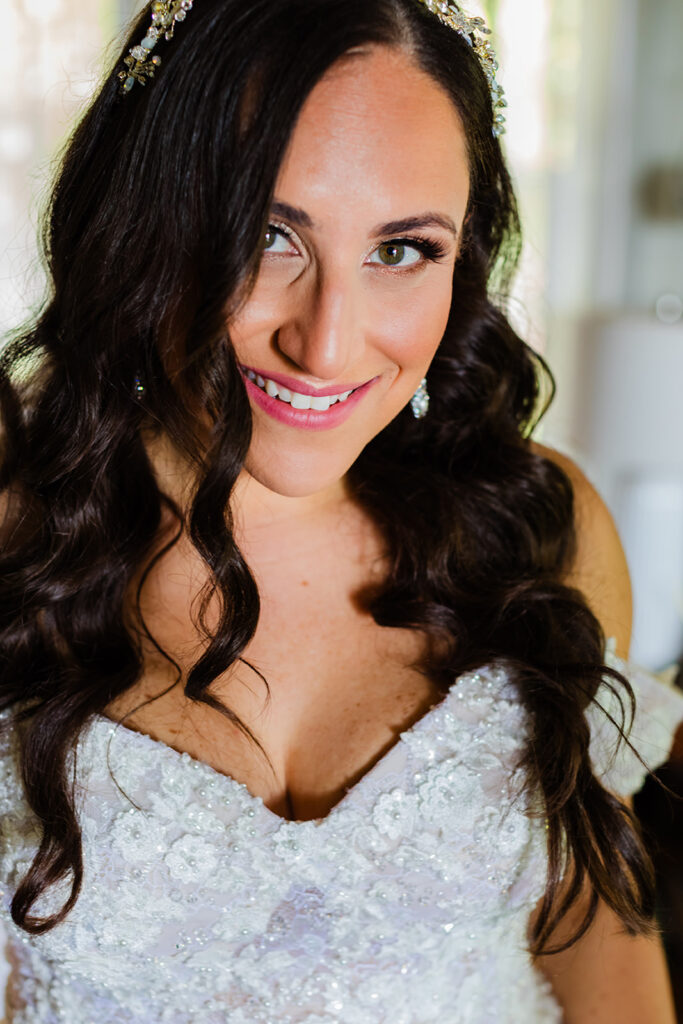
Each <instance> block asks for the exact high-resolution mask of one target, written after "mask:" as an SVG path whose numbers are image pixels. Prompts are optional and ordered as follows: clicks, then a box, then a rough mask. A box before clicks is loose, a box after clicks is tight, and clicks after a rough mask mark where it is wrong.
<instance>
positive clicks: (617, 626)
mask: <svg viewBox="0 0 683 1024" xmlns="http://www.w3.org/2000/svg"><path fill="white" fill-rule="evenodd" d="M531 447H532V450H533V451H534V452H535V453H536V454H537V455H541V456H543V457H544V458H547V459H550V460H551V461H552V462H554V463H555V464H556V465H557V466H559V468H560V469H562V470H563V471H564V472H565V474H566V475H567V477H568V478H569V481H570V483H571V485H572V490H573V492H574V522H575V527H576V550H575V552H574V558H573V561H572V564H571V566H570V567H569V568H568V570H567V572H566V574H565V578H564V580H563V582H564V583H566V584H567V585H568V586H572V587H576V589H577V590H580V591H581V593H582V594H584V596H585V597H586V600H587V601H588V603H589V605H590V607H591V610H592V611H593V613H594V614H595V616H596V617H597V619H598V620H599V622H600V623H601V625H602V628H603V630H604V632H605V636H608V637H614V638H615V639H616V653H617V654H618V655H620V656H621V657H623V658H626V657H627V656H628V650H629V645H630V639H631V623H632V617H633V606H632V593H631V579H630V575H629V571H628V564H627V561H626V555H625V553H624V548H623V546H622V543H621V539H620V537H619V532H618V530H617V527H616V524H615V522H614V518H613V517H612V514H611V512H610V510H609V508H608V507H607V505H606V504H605V501H604V500H603V498H602V497H601V495H600V493H599V491H598V490H597V488H596V487H595V486H594V485H593V484H592V483H591V481H590V480H589V479H588V477H587V476H586V474H585V473H584V472H583V470H582V469H580V468H579V466H578V465H577V464H576V462H575V461H574V460H573V459H571V458H570V457H569V456H568V455H565V454H563V453H562V452H559V451H557V450H556V449H554V448H549V447H548V446H546V445H542V444H538V443H537V442H532V445H531Z"/></svg>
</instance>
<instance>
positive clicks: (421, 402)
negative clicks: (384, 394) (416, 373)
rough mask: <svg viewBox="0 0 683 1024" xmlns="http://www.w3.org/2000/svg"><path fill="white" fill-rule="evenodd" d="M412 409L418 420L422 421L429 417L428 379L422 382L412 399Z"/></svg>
mask: <svg viewBox="0 0 683 1024" xmlns="http://www.w3.org/2000/svg"><path fill="white" fill-rule="evenodd" d="M410 407H411V409H412V410H413V416H414V417H415V419H416V420H421V419H422V418H423V417H424V416H426V415H427V410H428V409H429V392H428V391H427V378H426V377H424V378H423V379H422V380H421V381H420V386H419V388H418V389H417V391H416V392H415V394H414V395H413V397H412V398H411V399H410Z"/></svg>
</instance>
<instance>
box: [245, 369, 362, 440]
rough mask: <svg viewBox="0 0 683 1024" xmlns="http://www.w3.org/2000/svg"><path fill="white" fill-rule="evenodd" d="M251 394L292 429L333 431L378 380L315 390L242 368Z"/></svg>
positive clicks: (262, 407) (273, 415) (265, 410)
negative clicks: (295, 387)
mask: <svg viewBox="0 0 683 1024" xmlns="http://www.w3.org/2000/svg"><path fill="white" fill-rule="evenodd" d="M240 369H241V370H242V376H243V378H244V382H245V385H246V388H247V393H248V394H249V396H250V397H251V398H252V399H253V400H254V401H255V402H256V404H257V405H258V406H259V408H260V409H263V411H264V412H266V413H268V415H269V416H272V417H273V419H276V420H279V421H280V423H286V424H287V425H288V426H291V427H299V428H300V429H303V430H331V429H332V428H333V427H338V426H340V425H341V424H342V423H345V422H346V420H347V419H349V417H350V416H351V415H352V413H353V411H354V410H355V409H356V408H357V406H358V405H359V403H360V402H362V400H363V398H364V396H365V395H367V393H368V391H369V390H370V388H371V387H372V386H373V384H375V382H376V381H377V380H378V378H377V377H373V378H372V379H371V380H369V381H367V382H366V383H365V384H353V385H350V386H346V385H342V386H339V385H338V386H337V387H328V388H321V389H320V390H319V391H318V390H313V389H312V388H308V387H307V386H306V385H305V384H297V388H298V390H295V389H294V386H293V385H294V384H295V383H296V382H291V383H290V386H289V387H287V386H286V385H285V384H284V383H282V376H281V375H280V374H278V375H277V377H278V380H275V379H274V377H271V376H265V375H263V374H261V373H258V372H257V371H255V370H252V369H249V368H246V367H244V366H242V367H240Z"/></svg>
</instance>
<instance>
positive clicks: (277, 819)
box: [95, 666, 490, 830]
mask: <svg viewBox="0 0 683 1024" xmlns="http://www.w3.org/2000/svg"><path fill="white" fill-rule="evenodd" d="M489 667H490V666H482V667H481V668H478V669H473V670H468V671H465V672H462V673H460V674H459V675H457V676H456V677H455V678H454V679H453V681H452V682H451V684H450V685H449V687H448V689H447V690H446V692H445V693H444V695H443V697H442V698H441V700H439V701H437V703H436V704H432V706H431V707H430V708H429V709H428V710H427V711H426V712H425V713H424V714H423V715H420V717H419V718H417V719H416V720H415V721H414V722H413V723H412V725H409V726H408V728H407V729H404V730H403V731H402V732H400V733H399V734H398V736H397V738H396V740H395V742H394V743H392V744H391V746H390V747H389V748H388V750H385V751H384V753H383V754H381V755H380V756H379V757H378V758H377V760H376V761H374V762H373V763H372V764H371V765H370V767H369V768H368V770H367V771H365V772H364V773H363V774H362V775H361V776H360V778H359V779H358V780H357V782H355V783H354V784H353V785H352V786H350V787H349V788H348V789H347V790H346V792H345V793H344V795H343V796H342V798H341V800H338V801H337V803H336V804H334V805H333V806H332V807H331V808H330V809H329V811H328V812H327V814H325V815H324V816H323V817H320V818H303V819H299V818H296V819H289V818H283V817H282V816H281V815H279V814H277V813H276V812H275V811H272V810H271V809H270V807H268V806H267V804H266V803H265V802H264V800H263V797H260V796H257V795H255V794H254V793H252V792H251V790H250V789H249V787H248V786H247V785H246V783H244V782H240V781H239V780H238V779H236V778H235V777H234V776H233V775H228V774H227V772H221V771H219V770H218V769H217V768H213V767H212V766H211V765H210V764H209V763H208V762H207V761H202V760H201V759H199V758H196V757H193V755H192V754H190V753H188V752H187V751H181V750H176V748H175V747H172V746H171V745H170V744H169V743H166V742H165V741H164V740H157V739H154V737H152V736H150V735H149V733H146V732H140V731H139V730H137V729H131V728H130V727H129V726H126V725H121V724H119V723H118V722H116V721H115V720H114V719H112V718H108V717H107V716H106V715H104V714H98V715H96V716H95V719H96V721H99V722H100V723H102V724H103V725H105V726H107V727H109V728H110V729H111V730H112V731H111V734H110V737H113V736H114V735H120V734H122V735H124V736H125V737H126V740H127V742H129V743H136V742H137V743H142V744H145V745H147V746H148V747H149V749H157V750H160V751H161V752H162V753H163V754H164V756H165V757H167V758H168V759H169V761H171V760H172V761H175V762H176V763H177V762H178V761H184V762H185V763H186V764H187V763H188V762H189V763H190V764H191V765H192V767H193V770H194V771H195V772H203V773H204V774H205V775H206V777H207V778H209V779H211V780H212V781H216V780H217V781H218V782H219V784H220V785H223V786H225V787H226V789H227V790H230V789H232V790H233V791H234V792H236V793H237V794H239V795H240V796H241V798H242V800H243V801H244V802H245V803H246V804H247V805H249V806H251V807H253V808H254V809H257V808H258V809H259V810H260V812H261V813H262V814H263V816H264V818H265V819H266V820H268V821H269V822H270V823H271V825H272V826H274V827H275V829H276V830H277V829H280V828H293V829H300V828H302V827H310V826H314V827H316V828H320V827H321V826H323V825H325V824H326V823H327V822H329V821H330V820H334V819H336V818H337V817H338V815H339V814H341V813H343V811H344V810H345V809H346V807H347V806H348V804H349V803H350V802H351V799H352V798H353V797H356V796H357V794H358V793H359V791H362V790H363V789H365V788H367V785H368V784H369V783H370V781H371V780H372V779H373V777H374V776H376V775H377V774H378V773H379V772H380V771H381V770H383V769H386V766H387V763H388V762H389V761H390V759H392V758H394V757H396V756H397V754H398V753H400V751H401V750H402V748H403V747H404V745H405V741H406V738H410V737H412V736H414V735H416V734H418V733H419V732H421V731H422V730H423V729H425V728H426V727H427V725H428V724H429V723H430V722H431V720H432V718H433V717H434V715H435V714H436V713H437V712H438V711H439V710H443V709H444V708H445V707H446V706H447V705H448V704H449V703H450V702H451V700H452V697H453V692H454V690H455V688H456V685H457V684H462V681H463V680H464V679H465V677H468V676H474V675H476V674H478V673H480V672H483V671H486V669H487V668H489Z"/></svg>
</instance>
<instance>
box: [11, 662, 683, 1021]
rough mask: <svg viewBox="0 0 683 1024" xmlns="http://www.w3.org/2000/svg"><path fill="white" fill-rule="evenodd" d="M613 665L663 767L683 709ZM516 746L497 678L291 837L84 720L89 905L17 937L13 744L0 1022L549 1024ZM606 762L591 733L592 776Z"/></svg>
mask: <svg viewBox="0 0 683 1024" xmlns="http://www.w3.org/2000/svg"><path fill="white" fill-rule="evenodd" d="M615 663H616V664H617V665H618V667H620V668H621V669H622V670H625V671H626V672H627V674H628V675H629V677H630V678H631V680H632V684H633V686H634V688H635V689H636V690H637V692H638V694H639V696H640V697H641V700H642V704H643V709H644V710H643V711H642V712H641V714H640V716H639V718H638V721H637V722H636V727H635V729H634V736H635V737H636V740H637V741H638V742H639V743H640V744H641V745H642V748H643V753H644V754H645V756H646V758H647V759H648V760H649V761H650V762H651V763H659V762H660V761H661V760H663V759H664V758H665V757H666V753H667V750H668V746H669V736H670V733H671V731H672V728H673V723H674V721H675V720H678V719H681V718H683V699H681V698H680V697H678V696H677V695H676V694H675V693H674V692H671V691H667V689H666V688H665V687H663V686H661V685H660V684H658V683H657V682H656V681H654V680H653V679H652V677H650V676H647V675H646V674H644V673H642V672H639V671H638V670H632V669H631V668H630V667H625V666H624V665H623V663H620V662H618V661H616V660H615ZM677 701H678V702H679V703H678V704H677V703H676V702H677ZM650 711H652V713H650ZM524 733H525V718H524V713H523V711H522V709H521V707H520V704H519V702H518V701H517V699H516V694H515V691H514V688H513V686H512V684H511V683H510V681H509V679H508V678H507V676H506V672H505V669H504V667H503V666H500V665H499V666H491V667H489V668H486V669H482V670H480V671H478V672H471V673H467V674H465V675H463V676H461V677H460V678H458V679H457V680H456V681H455V682H454V684H453V686H452V687H451V689H450V691H449V693H448V695H447V696H446V698H445V699H444V700H443V702H442V703H441V704H439V705H437V706H436V707H435V708H433V709H432V710H431V711H430V712H429V713H428V714H427V715H426V716H424V717H423V718H422V719H420V720H419V721H418V722H417V723H416V724H415V725H414V726H413V727H412V728H411V729H409V730H408V731H407V732H405V733H403V734H402V735H401V737H400V739H399V741H398V742H397V744H396V745H395V746H394V747H392V748H391V749H390V750H389V751H388V752H387V754H386V755H385V756H384V757H383V758H382V759H381V760H380V761H379V762H378V763H377V764H376V765H375V766H374V767H373V768H372V769H371V770H370V771H369V772H368V774H366V775H365V776H364V777H363V778H362V779H361V780H360V782H359V783H358V784H357V785H356V786H354V787H353V788H352V789H351V790H350V791H349V792H348V793H347V795H346V796H345V797H344V799H343V800H342V801H341V803H339V804H338V805H337V806H336V807H335V808H334V809H333V810H332V811H331V813H330V814H329V815H328V816H327V817H326V818H323V819H320V820H317V821H307V822H286V821H283V820H282V819H280V818H279V817H277V816H276V815H275V814H274V813H272V812H271V811H270V810H268V808H266V807H265V805H264V804H263V802H262V801H261V800H260V799H259V798H256V797H253V796H252V795H251V794H250V793H249V792H248V790H247V789H246V788H245V786H243V785H242V784H241V783H238V782H236V781H235V780H233V779H230V778H229V777H226V776H224V775H221V774H219V773H217V772H215V771H214V770H213V769H211V768H210V767H208V766H207V765H204V764H203V763H201V762H198V761H195V760H193V759H192V758H190V757H189V756H188V755H187V754H178V753H177V752H175V751H174V750H172V749H171V748H170V747H167V746H165V745H164V744H162V743H158V742H156V741H154V740H151V739H150V738H149V737H147V736H144V735H141V734H138V733H134V732H131V731H128V730H125V729H123V728H117V727H116V726H114V725H113V724H112V723H111V722H110V721H108V720H107V719H104V718H96V719H95V720H94V721H93V722H92V724H91V726H90V727H89V729H88V730H87V732H86V733H85V734H84V735H83V737H82V739H81V741H80V744H79V749H78V757H77V769H76V771H77V776H76V777H77V781H78V799H79V814H80V820H81V823H82V828H83V846H84V860H85V877H84V882H83V890H82V893H81V895H80V897H79V899H78V902H77V904H76V906H75V908H74V910H73V911H72V912H71V914H70V915H69V916H68V917H67V918H66V920H65V921H64V923H63V924H61V925H60V926H58V927H57V928H55V929H53V930H52V931H50V932H48V933H46V934H45V935H42V936H36V937H29V936H27V935H26V934H25V933H23V932H20V931H19V930H17V929H16V928H14V926H13V925H12V924H11V923H10V922H9V914H8V906H9V902H10V900H11V894H12V892H13V890H14V888H15V887H16V884H17V882H18V881H19V879H20V878H21V877H22V875H23V874H24V872H25V870H26V868H27V867H28V865H29V863H30V860H31V858H32V855H33V852H34V850H35V847H36V843H37V840H38V833H37V831H36V829H35V823H34V821H33V819H32V816H31V814H30V812H29V811H28V809H27V807H26V805H25V802H24V799H23V796H22V791H21V786H20V783H19V779H18V775H17V763H16V749H15V744H16V739H15V737H13V735H12V734H11V733H10V732H5V734H4V736H3V739H2V743H3V746H2V749H1V750H0V794H1V795H0V882H1V884H2V890H3V892H2V902H1V905H0V914H2V915H3V916H4V917H5V919H6V922H7V930H8V936H9V950H10V959H11V963H12V972H11V978H10V985H9V996H8V1010H7V1020H8V1022H12V1024H62V1022H63V1024H90V1022H93V1024H94V1022H96V1024H114V1022H116V1024H156V1022H159V1024H161V1022H164V1024H190V1022H192V1024H200V1022H201V1024H225V1022H229V1024H258V1022H263V1024H304V1022H305V1024H337V1022H343V1024H381V1022H386V1024H428V1022H430V1021H439V1022H441V1024H443V1022H446V1024H494V1022H495V1024H505V1022H510V1024H512V1022H515V1024H518V1022H519V1021H521V1020H524V1021H525V1022H527V1024H553V1022H559V1021H560V1020H561V1012H560V1009H559V1007H558V1005H557V1003H556V1002H555V1000H554V998H553V996H552V994H551V991H550V989H549V986H548V984H547V983H546V981H545V980H544V979H543V978H542V976H541V975H540V974H539V973H537V972H536V971H535V969H534V968H533V966H532V963H531V961H530V958H529V955H528V953H527V951H526V945H525V933H526V928H527V922H528V917H529V914H530V912H531V910H532V909H533V907H534V905H535V903H536V902H537V900H538V899H539V897H540V896H541V894H542V892H543V889H544V884H545V849H544V825H543V820H542V817H539V816H538V815H537V814H536V813H535V808H534V807H532V806H530V803H529V798H528V797H527V796H524V795H522V778H521V776H520V773H519V771H518V769H517V761H518V757H519V752H520V747H521V744H522V742H523V739H524ZM612 747H613V743H612V737H611V736H610V735H609V727H608V726H604V725H603V724H601V725H600V726H599V728H596V732H595V746H594V759H595V763H596V770H598V771H600V772H605V771H607V770H608V758H609V756H610V752H611V750H612ZM609 771H610V773H611V774H610V776H609V777H610V783H611V785H613V786H614V788H616V789H620V790H622V791H626V790H629V789H632V788H637V786H638V783H639V781H640V779H641V778H642V773H643V770H642V768H641V766H640V765H639V764H638V762H637V760H636V759H635V758H634V757H632V756H631V755H628V756H626V755H623V756H621V757H620V758H618V759H617V760H615V761H613V763H611V766H610V767H609ZM66 891H67V887H66V886H60V887H59V888H58V890H55V891H52V892H50V894H49V895H48V896H45V897H43V899H42V901H41V903H40V904H39V905H38V906H37V908H36V910H37V911H39V912H45V911H48V910H53V909H55V908H56V907H57V906H60V905H61V903H62V902H63V898H64V896H65V893H66Z"/></svg>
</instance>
